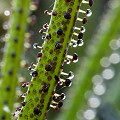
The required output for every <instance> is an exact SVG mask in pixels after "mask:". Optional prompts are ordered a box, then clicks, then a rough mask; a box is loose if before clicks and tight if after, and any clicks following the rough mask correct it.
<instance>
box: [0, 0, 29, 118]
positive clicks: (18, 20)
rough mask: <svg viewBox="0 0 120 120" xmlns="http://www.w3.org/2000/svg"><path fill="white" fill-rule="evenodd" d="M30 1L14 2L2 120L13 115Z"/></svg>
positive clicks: (0, 100)
mask: <svg viewBox="0 0 120 120" xmlns="http://www.w3.org/2000/svg"><path fill="white" fill-rule="evenodd" d="M29 2H30V1H29V0H14V1H13V13H12V15H11V19H10V22H11V27H10V29H9V32H8V33H9V38H8V40H7V42H6V46H5V55H4V58H3V64H4V67H3V68H2V83H1V86H0V120H3V119H5V120H10V118H11V117H10V116H11V113H12V108H13V103H14V96H15V92H16V91H15V89H16V82H17V73H18V69H19V64H20V55H21V51H22V48H23V41H24V34H25V31H26V24H27V17H28V10H29Z"/></svg>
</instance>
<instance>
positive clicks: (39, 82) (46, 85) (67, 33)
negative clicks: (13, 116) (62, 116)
mask: <svg viewBox="0 0 120 120" xmlns="http://www.w3.org/2000/svg"><path fill="white" fill-rule="evenodd" d="M80 3H81V1H80V0H71V1H70V2H65V0H56V1H55V5H54V8H53V11H55V14H54V15H52V17H51V20H50V24H49V28H48V31H47V33H46V35H50V36H51V38H47V39H46V40H45V41H44V46H43V48H42V57H41V58H39V60H38V63H37V66H36V67H35V70H34V72H35V74H34V75H33V76H34V77H32V80H31V83H30V86H29V88H28V91H27V95H26V96H25V100H24V102H25V103H26V105H25V106H24V107H22V112H21V113H20V114H19V117H18V119H19V120H25V119H29V120H33V119H36V120H44V119H45V116H46V113H47V111H48V110H49V107H50V103H51V100H52V92H53V91H54V90H55V87H56V85H57V81H56V80H55V76H58V77H59V76H60V72H61V69H60V67H61V65H62V64H63V63H64V59H65V58H66V52H67V49H68V45H67V44H68V43H69V42H70V40H71V36H72V29H73V26H74V23H75V21H76V17H77V16H76V13H77V9H78V7H79V5H80ZM56 13H57V14H56ZM66 13H67V14H69V15H71V18H69V16H65V14H66ZM66 17H68V18H67V19H66ZM59 29H61V30H62V32H63V33H62V34H58V33H57V31H58V30H59ZM57 42H59V43H60V46H61V47H60V48H59V49H58V48H57V47H56V44H57ZM46 66H49V67H48V69H46ZM34 72H33V73H34ZM37 74H38V75H37Z"/></svg>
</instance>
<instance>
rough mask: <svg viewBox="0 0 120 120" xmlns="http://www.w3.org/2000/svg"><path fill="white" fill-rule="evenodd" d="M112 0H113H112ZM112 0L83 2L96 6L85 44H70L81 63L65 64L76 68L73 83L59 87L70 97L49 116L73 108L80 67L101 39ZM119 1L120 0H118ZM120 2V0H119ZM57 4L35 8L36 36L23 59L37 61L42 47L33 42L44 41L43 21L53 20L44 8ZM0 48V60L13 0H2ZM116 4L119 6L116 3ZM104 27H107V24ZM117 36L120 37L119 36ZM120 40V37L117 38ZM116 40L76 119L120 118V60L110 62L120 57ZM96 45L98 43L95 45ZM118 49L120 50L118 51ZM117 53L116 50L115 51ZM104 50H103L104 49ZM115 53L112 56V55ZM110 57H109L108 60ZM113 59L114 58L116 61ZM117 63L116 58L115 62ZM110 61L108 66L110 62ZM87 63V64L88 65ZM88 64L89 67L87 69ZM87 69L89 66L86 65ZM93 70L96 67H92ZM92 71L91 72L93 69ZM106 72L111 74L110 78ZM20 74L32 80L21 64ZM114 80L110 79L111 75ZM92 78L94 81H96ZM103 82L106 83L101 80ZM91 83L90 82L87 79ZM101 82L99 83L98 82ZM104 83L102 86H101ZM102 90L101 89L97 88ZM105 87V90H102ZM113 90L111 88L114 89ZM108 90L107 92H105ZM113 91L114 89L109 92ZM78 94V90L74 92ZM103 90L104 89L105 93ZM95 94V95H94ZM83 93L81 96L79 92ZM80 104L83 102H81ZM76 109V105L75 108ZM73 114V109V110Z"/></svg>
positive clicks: (51, 118)
mask: <svg viewBox="0 0 120 120" xmlns="http://www.w3.org/2000/svg"><path fill="white" fill-rule="evenodd" d="M111 1H112V0H111ZM111 1H109V0H96V1H95V0H94V6H93V7H91V8H89V6H88V5H82V6H81V8H80V9H82V10H86V9H88V8H89V9H91V10H92V13H93V14H92V16H91V17H89V18H88V23H87V24H86V25H85V28H86V32H85V34H84V38H83V40H84V45H83V46H82V47H76V48H73V47H70V48H69V52H68V54H73V53H77V54H78V56H79V61H78V63H76V64H75V63H71V64H69V65H66V64H64V72H69V71H72V72H74V74H75V77H74V79H73V87H71V88H64V89H62V90H58V93H61V92H64V93H65V94H66V99H65V103H64V106H63V108H62V109H61V110H59V111H58V112H55V111H54V110H53V109H51V110H50V111H49V113H48V120H63V118H62V117H61V116H64V115H65V113H66V111H69V107H68V106H69V104H71V103H70V102H71V100H70V96H71V92H75V91H74V88H75V86H76V83H77V81H79V79H80V76H81V75H80V73H79V72H78V71H80V70H82V64H85V63H84V61H85V59H87V58H89V56H90V54H92V53H90V51H92V50H89V49H88V48H90V46H92V45H93V44H94V43H96V42H97V39H95V36H96V34H98V31H99V27H100V26H101V25H102V23H101V20H102V19H103V16H104V15H105V14H106V13H107V11H108V9H109V8H110V5H111V4H110V2H111ZM115 1H117V0H115ZM118 2H120V1H119V0H118ZM53 4H54V0H40V3H39V8H38V10H36V11H34V12H33V13H31V14H33V15H36V16H37V22H36V24H34V25H29V27H28V31H33V32H34V37H33V39H32V40H31V48H30V50H29V51H26V52H23V54H22V59H23V60H28V61H29V65H30V64H31V63H32V62H33V63H36V55H37V52H38V51H39V50H38V49H33V48H32V45H33V44H34V43H36V42H37V43H39V44H40V45H41V44H42V43H43V40H42V38H41V37H42V35H40V34H39V30H40V29H41V28H42V26H43V24H45V23H49V21H50V16H48V15H44V10H46V9H47V10H49V11H50V10H52V8H53ZM0 6H1V7H0V48H1V53H0V54H1V55H0V61H1V60H2V51H3V49H2V48H3V47H4V42H3V36H4V35H5V33H6V30H4V29H3V25H4V24H5V22H6V21H8V19H9V17H8V16H4V11H5V10H10V9H11V4H10V1H8V0H6V1H3V0H0ZM114 7H115V6H114ZM79 16H80V17H81V18H83V17H84V15H82V14H80V15H79ZM81 25H82V24H81V22H77V25H76V26H77V27H80V26H81ZM103 29H104V28H103ZM113 31H114V30H113ZM118 36H119V35H118ZM118 36H117V37H116V38H115V39H118V38H119V37H118ZM117 42H119V40H118V41H117ZM115 44H116V43H115V41H112V42H111V46H113V50H110V51H109V52H108V55H106V56H107V57H106V56H103V59H102V60H101V61H100V63H99V68H100V69H99V70H98V71H94V73H95V74H94V77H93V79H92V80H95V82H93V86H92V87H90V88H91V89H88V91H86V92H85V98H86V101H84V102H82V107H80V110H78V112H77V113H76V117H75V118H74V120H95V119H96V120H97V119H98V120H120V115H119V110H120V106H119V97H120V94H119V92H118V91H119V83H120V81H119V76H120V75H119V66H120V65H119V62H116V64H113V65H111V66H110V65H109V62H110V60H111V61H112V60H113V61H119V59H120V56H119V49H117V46H115ZM118 44H120V43H118ZM94 47H95V46H94ZM115 50H116V51H115ZM113 53H116V54H113ZM101 54H102V53H101ZM109 56H111V57H109ZM108 59H109V60H108ZM113 61H112V62H113ZM113 63H115V62H113ZM107 65H108V66H107ZM86 66H87V65H86ZM87 69H88V68H87V67H86V70H87ZM110 70H112V71H110ZM84 72H85V68H84ZM90 72H92V71H90ZM89 74H91V73H89ZM104 75H106V76H107V75H108V76H107V78H106V76H104ZM19 76H23V77H24V78H25V79H26V81H30V79H31V76H30V75H29V71H28V70H27V69H23V68H20V73H19ZM101 76H102V77H101ZM110 76H111V78H110V81H109V79H108V78H109V77H110ZM103 79H107V80H108V81H107V82H106V81H105V82H104V81H103ZM92 80H91V83H92ZM100 83H102V84H100ZM86 85H87V83H86ZM97 85H99V86H97ZM100 85H101V86H100ZM97 90H98V91H97ZM102 90H103V91H102ZM110 90H111V91H110ZM105 91H106V92H105ZM109 91H110V92H109ZM94 92H98V95H96V94H95V93H94ZM101 92H103V93H104V95H99V94H100V93H101ZM72 94H74V93H72ZM101 94H102V93H101ZM90 96H92V97H90ZM78 97H79V96H78ZM78 106H79V105H78ZM73 111H74V109H73ZM71 114H72V112H71Z"/></svg>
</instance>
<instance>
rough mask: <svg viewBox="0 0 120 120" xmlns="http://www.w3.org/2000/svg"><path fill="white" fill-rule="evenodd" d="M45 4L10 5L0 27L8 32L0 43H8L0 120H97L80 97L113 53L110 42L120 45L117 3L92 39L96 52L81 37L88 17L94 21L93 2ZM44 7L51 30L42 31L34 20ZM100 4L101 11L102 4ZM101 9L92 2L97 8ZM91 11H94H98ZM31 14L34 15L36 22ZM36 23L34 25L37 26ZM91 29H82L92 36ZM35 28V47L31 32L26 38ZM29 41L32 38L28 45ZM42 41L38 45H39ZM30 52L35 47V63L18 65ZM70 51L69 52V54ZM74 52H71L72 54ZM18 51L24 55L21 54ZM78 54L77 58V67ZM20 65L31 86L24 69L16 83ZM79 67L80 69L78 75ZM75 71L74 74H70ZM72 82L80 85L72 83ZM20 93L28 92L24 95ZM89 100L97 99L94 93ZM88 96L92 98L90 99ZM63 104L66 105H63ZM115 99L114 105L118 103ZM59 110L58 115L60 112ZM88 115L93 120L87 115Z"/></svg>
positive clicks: (1, 83)
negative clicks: (26, 71) (28, 72)
mask: <svg viewBox="0 0 120 120" xmlns="http://www.w3.org/2000/svg"><path fill="white" fill-rule="evenodd" d="M45 2H48V3H44V1H42V2H41V1H37V0H31V1H30V0H21V1H18V0H13V1H12V10H10V11H9V10H5V11H4V14H5V15H6V16H10V21H9V22H8V23H7V24H5V25H4V26H3V28H4V29H7V28H8V32H7V33H6V34H5V37H4V38H2V41H3V42H4V41H5V42H6V43H5V47H4V55H3V60H2V62H1V81H0V120H12V119H18V120H46V119H48V120H50V119H51V120H53V119H54V117H55V116H53V114H55V113H60V115H59V116H57V117H56V118H55V119H58V120H74V119H88V120H92V119H99V118H100V117H98V118H95V115H97V114H95V111H97V108H94V107H92V106H87V105H86V104H87V102H88V100H86V99H85V98H84V96H85V95H86V94H87V93H88V91H89V90H91V91H92V86H93V84H92V77H93V76H94V75H95V74H97V73H98V72H99V73H100V70H101V68H102V67H101V66H100V65H99V63H100V60H101V58H102V57H104V56H105V55H109V54H110V53H112V50H111V49H110V47H109V42H110V41H111V40H112V39H114V38H115V39H119V36H118V33H117V31H118V30H119V20H120V18H119V15H118V13H119V11H120V7H119V4H120V3H119V0H115V1H112V0H111V1H110V2H109V7H110V10H109V11H108V13H107V15H106V16H107V17H106V16H105V18H104V19H103V22H102V23H101V24H103V25H104V26H105V27H103V26H102V27H100V28H99V31H98V34H96V36H95V39H96V40H95V41H97V42H96V43H95V44H93V43H92V45H93V48H94V49H93V48H91V47H88V48H89V49H86V48H84V49H83V48H82V46H83V44H84V43H88V45H89V44H91V42H88V41H87V40H85V41H84V39H83V35H84V36H87V35H86V34H84V32H85V30H86V29H85V25H86V23H87V22H88V17H90V16H91V15H92V12H91V10H90V8H91V7H92V6H93V0H55V1H52V2H54V5H53V4H52V6H50V5H49V2H50V1H45ZM42 3H44V4H43V5H46V4H48V5H49V7H47V8H48V10H44V14H46V15H47V18H48V16H51V18H50V22H49V24H47V23H46V20H44V22H45V23H44V24H43V25H42V26H43V28H42V27H41V26H40V27H38V26H39V25H37V24H38V23H39V22H41V21H42V17H41V15H42V13H41V11H40V12H39V14H37V11H39V9H40V10H41V9H42V8H41V7H42ZM100 3H101V4H102V5H101V6H103V3H102V2H100ZM100 3H99V2H95V5H97V4H100ZM3 4H6V3H3ZM117 5H118V6H117ZM114 6H116V7H114ZM52 7H53V9H52ZM37 8H38V10H37ZM51 9H52V10H51ZM95 9H97V6H96V8H95ZM35 10H36V11H35ZM33 11H34V12H33ZM94 11H95V10H94ZM94 11H93V12H94ZM34 14H37V15H36V17H35V15H34ZM109 14H111V16H112V17H110V15H109ZM44 16H45V15H44ZM39 17H40V19H39ZM36 18H37V21H38V23H37V22H36V24H35V19H36ZM95 19H96V20H97V18H95V17H94V16H93V23H94V21H95ZM109 19H110V20H111V21H110V23H109V25H108V24H107V23H106V21H107V22H108V20H109ZM76 22H77V24H76ZM88 23H89V22H88ZM31 24H32V25H31ZM28 25H30V28H28V27H27V26H28ZM36 25H37V26H36ZM91 26H92V27H90V25H88V26H86V27H88V30H89V33H90V34H92V31H93V30H94V28H93V27H94V26H93V25H92V24H91ZM34 28H35V30H36V29H39V30H37V32H39V36H38V37H36V39H37V41H36V42H34V41H35V38H34V35H33V32H29V33H28V32H27V31H28V30H29V29H30V30H32V29H34ZM104 28H105V29H104ZM113 30H114V31H113ZM35 32H36V31H35ZM94 32H95V31H94ZM41 34H42V35H41ZM40 35H41V36H40ZM108 36H111V37H108ZM88 37H89V34H88ZM31 38H33V41H32V42H31ZM85 38H87V37H85ZM40 41H42V45H41V44H40V43H41V42H40ZM83 41H84V42H83ZM30 42H31V43H30ZM118 42H119V41H118ZM30 44H31V45H30ZM116 44H117V42H116ZM88 45H86V46H88ZM31 46H33V50H34V52H35V54H36V51H37V55H36V57H34V58H35V60H36V62H32V63H31V64H30V63H28V62H27V61H29V62H31V60H27V61H25V60H22V62H21V59H22V58H25V59H27V58H26V57H25V56H26V55H27V54H29V55H30V56H32V54H34V53H33V52H31V50H30V47H31ZM68 48H69V49H70V52H68ZM73 48H74V51H75V52H73ZM80 49H81V50H80ZM71 50H72V51H71ZM85 50H87V51H89V52H88V53H89V55H90V57H89V58H87V60H86V59H82V56H83V54H85ZM22 51H25V52H26V53H27V54H26V53H24V54H22V53H23V52H22ZM21 54H22V55H21ZM25 54H26V55H25ZM78 54H79V55H81V59H79V61H78ZM20 56H22V58H21V57H20ZM33 56H34V55H33ZM32 58H33V57H32ZM35 60H34V61H35ZM75 64H77V65H75ZM81 64H82V65H81ZM20 65H22V67H24V69H25V68H26V67H27V68H28V70H29V71H30V75H31V76H32V78H31V80H25V78H27V76H25V74H24V72H23V71H22V70H24V69H23V68H22V69H20V72H21V76H24V77H20V72H19V71H18V70H19V67H20ZM28 65H29V66H28ZM67 66H68V67H67ZM72 66H73V67H72ZM77 66H79V67H80V66H81V68H80V70H79V67H77ZM69 67H70V69H69ZM71 67H72V68H71ZM66 68H67V69H66ZM75 68H76V69H77V72H75V73H73V70H74V71H75ZM68 70H69V71H68ZM107 74H109V73H107ZM74 76H75V77H74ZM103 77H104V76H103ZM76 79H78V80H77V81H76ZM28 81H29V82H28ZM18 83H19V84H20V86H19V85H18ZM75 83H77V85H75ZM72 84H73V85H72ZM72 86H73V87H72ZM69 87H72V89H71V91H70V93H69V94H68V95H65V93H64V89H65V88H69ZM23 88H24V89H25V88H27V89H26V90H27V91H25V90H23ZM69 89H70V88H69ZM21 90H23V91H24V92H22V91H21ZM62 90H63V91H62ZM67 90H68V89H67ZM68 91H69V90H68ZM92 94H93V95H97V92H96V93H92ZM18 95H19V99H18ZM86 96H90V94H89V95H88V94H87V95H86ZM69 97H70V98H69ZM65 98H66V102H64V100H65ZM115 98H116V99H117V97H115ZM93 102H96V101H93ZM64 106H65V107H66V110H65V109H62V108H61V107H63V108H64ZM15 107H16V110H15V109H14V108H15ZM89 107H91V108H90V110H88V111H86V112H84V113H83V112H79V111H80V110H84V109H85V108H89ZM97 107H99V106H97ZM61 109H62V112H60V111H61ZM52 110H54V113H53V114H52V112H51V111H52ZM98 111H99V110H98ZM78 113H80V115H78ZM90 113H91V115H92V117H91V115H89V114H90ZM96 113H97V112H96ZM98 113H99V112H98ZM47 114H49V115H47ZM82 114H84V115H83V116H84V118H82V117H83V116H82Z"/></svg>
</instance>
